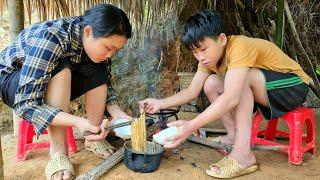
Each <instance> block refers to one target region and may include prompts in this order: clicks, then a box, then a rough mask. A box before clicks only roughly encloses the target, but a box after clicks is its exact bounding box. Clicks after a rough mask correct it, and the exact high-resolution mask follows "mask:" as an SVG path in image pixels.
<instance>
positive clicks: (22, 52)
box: [0, 17, 118, 135]
mask: <svg viewBox="0 0 320 180" xmlns="http://www.w3.org/2000/svg"><path fill="white" fill-rule="evenodd" d="M80 32H81V27H80V17H71V18H63V19H58V20H55V21H46V22H42V23H37V24H34V25H32V26H30V27H27V28H26V29H24V30H23V31H22V32H21V33H20V34H19V36H18V37H17V39H16V40H15V41H14V42H13V43H12V44H11V45H10V46H8V47H7V48H5V49H4V50H3V51H2V52H1V54H0V75H1V74H2V73H11V72H13V71H15V70H17V69H20V70H21V71H20V80H19V85H18V89H17V91H16V92H15V100H14V105H13V109H14V110H15V112H16V114H17V115H18V116H20V117H22V118H23V119H26V120H27V121H29V122H31V123H32V124H33V126H34V127H35V131H36V133H37V135H40V134H41V133H42V131H44V130H45V129H46V128H47V127H48V126H49V124H50V123H51V121H52V120H53V118H54V117H55V116H56V114H57V113H59V112H60V111H62V110H61V109H59V108H56V107H52V106H50V105H48V104H45V102H44V94H45V91H46V88H47V85H48V83H49V80H50V79H51V74H52V71H53V69H54V68H55V67H56V66H57V64H58V62H57V60H58V59H59V60H63V59H65V60H71V62H72V64H76V63H80V62H81V61H82V59H83V58H82V57H83V55H84V53H85V52H84V50H83V46H82V40H81V34H80ZM106 68H107V70H108V71H107V72H108V76H109V78H110V63H106ZM108 87H109V89H108V96H107V103H108V104H116V103H117V101H118V98H117V97H116V96H115V94H114V90H113V89H112V87H111V86H110V84H109V86H108Z"/></svg>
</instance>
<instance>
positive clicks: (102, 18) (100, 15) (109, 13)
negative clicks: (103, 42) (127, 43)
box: [81, 4, 131, 39]
mask: <svg viewBox="0 0 320 180" xmlns="http://www.w3.org/2000/svg"><path fill="white" fill-rule="evenodd" d="M81 25H82V27H83V28H84V27H85V26H86V25H89V26H91V27H92V31H93V36H94V37H108V36H111V35H114V34H118V35H124V36H125V37H126V38H127V39H129V38H131V24H130V22H129V19H128V17H127V15H126V14H125V13H124V12H123V11H122V10H121V9H120V8H118V7H116V6H113V5H110V4H100V5H97V6H94V7H92V8H91V9H89V10H87V11H86V12H85V14H84V15H83V16H82V17H81Z"/></svg>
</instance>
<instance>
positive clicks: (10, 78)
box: [0, 59, 110, 108]
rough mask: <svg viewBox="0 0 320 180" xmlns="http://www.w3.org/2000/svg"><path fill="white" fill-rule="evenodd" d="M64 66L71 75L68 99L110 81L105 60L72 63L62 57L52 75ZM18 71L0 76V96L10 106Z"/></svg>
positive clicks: (13, 96) (16, 84)
mask: <svg viewBox="0 0 320 180" xmlns="http://www.w3.org/2000/svg"><path fill="white" fill-rule="evenodd" d="M65 68H70V70H71V76H72V77H71V99H70V100H74V99H76V98H77V97H79V96H81V95H82V94H84V93H86V92H87V91H89V90H91V89H94V88H96V87H99V86H100V85H102V84H109V83H110V77H109V76H108V72H107V69H106V64H105V62H103V63H93V62H92V61H89V60H85V61H83V62H81V63H78V64H72V63H71V61H69V60H66V59H63V60H61V61H60V62H58V66H57V67H56V68H55V69H54V70H53V72H52V77H53V76H55V75H56V74H58V73H59V72H60V71H62V70H63V69H65ZM20 71H21V70H20V69H19V70H16V71H13V72H12V73H10V74H5V73H2V74H1V76H0V97H2V100H3V102H4V103H5V104H7V105H8V106H9V107H11V108H12V106H13V104H14V98H15V94H16V92H17V89H18V84H19V79H20Z"/></svg>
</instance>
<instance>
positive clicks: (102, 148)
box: [85, 140, 117, 159]
mask: <svg viewBox="0 0 320 180" xmlns="http://www.w3.org/2000/svg"><path fill="white" fill-rule="evenodd" d="M85 149H86V150H88V151H91V152H93V153H94V154H95V155H97V156H98V157H99V158H103V159H106V158H108V157H109V156H104V155H103V153H104V152H106V151H108V150H110V149H113V150H115V151H116V150H117V149H116V148H115V147H113V146H112V145H111V144H109V142H108V141H105V140H102V141H92V142H90V143H89V144H88V145H86V146H85ZM109 153H110V154H112V153H111V152H110V151H109Z"/></svg>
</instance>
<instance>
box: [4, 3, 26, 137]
mask: <svg viewBox="0 0 320 180" xmlns="http://www.w3.org/2000/svg"><path fill="white" fill-rule="evenodd" d="M7 2H8V8H9V17H10V26H9V31H10V41H11V42H13V41H14V39H15V38H16V37H17V36H18V35H19V33H20V32H21V31H22V30H23V28H24V12H23V0H10V1H7ZM12 112H13V111H12ZM12 117H13V133H14V135H15V136H16V135H17V129H18V124H19V117H17V116H16V115H15V113H14V112H13V116H12Z"/></svg>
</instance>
